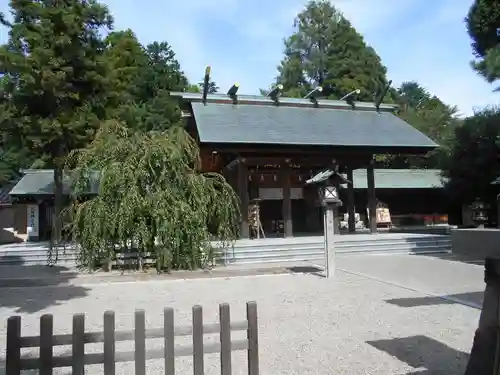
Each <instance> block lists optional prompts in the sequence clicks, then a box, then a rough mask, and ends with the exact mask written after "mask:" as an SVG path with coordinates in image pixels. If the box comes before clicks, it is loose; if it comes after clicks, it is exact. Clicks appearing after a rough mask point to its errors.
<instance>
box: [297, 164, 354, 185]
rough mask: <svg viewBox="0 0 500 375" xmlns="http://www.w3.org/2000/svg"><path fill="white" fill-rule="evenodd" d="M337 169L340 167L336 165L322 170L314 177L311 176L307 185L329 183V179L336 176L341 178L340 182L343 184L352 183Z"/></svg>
mask: <svg viewBox="0 0 500 375" xmlns="http://www.w3.org/2000/svg"><path fill="white" fill-rule="evenodd" d="M337 169H338V167H336V168H335V169H326V170H324V171H322V172H319V173H318V174H316V175H315V176H314V177H311V178H310V179H309V180H307V181H306V185H312V184H321V183H327V182H328V181H331V179H334V178H335V179H339V180H340V182H341V183H343V184H350V183H351V181H349V180H348V179H347V178H345V177H344V176H343V175H341V174H340V173H339V172H338V171H337Z"/></svg>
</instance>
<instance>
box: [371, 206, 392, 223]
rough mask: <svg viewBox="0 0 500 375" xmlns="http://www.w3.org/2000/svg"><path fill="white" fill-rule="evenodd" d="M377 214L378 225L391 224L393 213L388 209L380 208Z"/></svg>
mask: <svg viewBox="0 0 500 375" xmlns="http://www.w3.org/2000/svg"><path fill="white" fill-rule="evenodd" d="M375 212H376V215H377V224H391V213H390V212H389V209H388V208H383V207H380V208H377V209H376V211H375Z"/></svg>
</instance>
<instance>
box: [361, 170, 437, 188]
mask: <svg viewBox="0 0 500 375" xmlns="http://www.w3.org/2000/svg"><path fill="white" fill-rule="evenodd" d="M353 180H354V181H353V182H354V188H355V189H367V186H368V184H367V179H366V169H357V170H355V171H354V173H353ZM443 186H444V181H443V179H442V178H441V170H439V169H375V188H376V189H433V188H434V189H435V188H442V187H443Z"/></svg>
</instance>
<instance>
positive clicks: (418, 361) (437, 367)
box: [367, 336, 479, 375]
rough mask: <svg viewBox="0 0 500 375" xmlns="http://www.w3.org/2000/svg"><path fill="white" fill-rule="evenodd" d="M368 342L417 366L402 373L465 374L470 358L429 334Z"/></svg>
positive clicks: (424, 374) (428, 374)
mask: <svg viewBox="0 0 500 375" xmlns="http://www.w3.org/2000/svg"><path fill="white" fill-rule="evenodd" d="M367 344H369V345H371V346H373V347H374V348H376V349H378V350H380V351H383V352H386V353H387V354H388V355H390V356H392V357H396V358H397V359H398V360H400V361H401V362H405V363H407V364H408V365H409V366H411V367H413V368H415V371H412V372H409V373H406V374H401V375H418V374H420V375H463V373H464V372H465V368H466V367H467V362H468V360H469V354H467V353H464V352H461V351H458V350H456V349H453V348H450V347H449V346H447V345H445V344H443V343H441V342H439V341H437V340H434V339H432V338H430V337H427V336H410V337H401V338H395V339H389V340H377V341H367ZM418 369H420V370H418ZM422 369H423V370H422ZM478 375H479V374H478Z"/></svg>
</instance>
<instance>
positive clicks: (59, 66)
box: [0, 0, 112, 242]
mask: <svg viewBox="0 0 500 375" xmlns="http://www.w3.org/2000/svg"><path fill="white" fill-rule="evenodd" d="M9 5H10V8H11V13H12V16H13V17H12V18H13V21H12V22H9V21H7V20H6V18H5V17H4V16H3V15H2V17H0V19H1V22H2V23H3V25H4V26H6V27H7V28H8V29H9V40H8V43H7V45H5V46H2V47H1V48H0V71H1V72H2V73H3V74H4V79H3V83H2V98H1V99H0V102H1V107H0V112H2V113H3V115H2V118H1V129H2V133H4V134H6V137H7V138H8V142H9V145H10V146H11V147H12V148H14V149H17V150H30V152H31V155H32V156H33V158H34V159H38V160H41V161H43V162H44V163H45V164H47V165H48V166H53V167H54V171H55V173H54V186H55V199H54V200H55V204H54V205H55V209H54V220H53V225H54V228H53V231H52V235H53V240H54V241H55V242H58V240H59V239H60V221H59V213H60V210H61V208H62V198H63V197H62V194H63V191H62V170H61V168H62V165H63V164H64V159H65V156H66V155H67V154H68V153H69V152H70V151H71V150H73V149H75V148H79V147H83V146H85V145H86V144H87V143H88V142H89V140H91V139H92V136H93V134H94V132H95V130H96V129H97V128H98V126H99V119H100V118H103V117H104V116H105V114H106V102H107V100H106V94H107V93H106V92H107V89H108V87H107V85H108V80H107V75H108V70H107V64H106V63H105V60H104V56H103V51H104V48H105V43H104V41H103V40H102V38H101V36H100V35H101V34H100V33H101V31H102V30H104V29H106V28H110V27H111V24H112V19H111V17H110V15H109V14H108V10H107V8H106V7H105V6H102V5H100V4H99V3H98V2H97V1H96V0H73V1H18V0H11V1H10V3H9Z"/></svg>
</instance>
